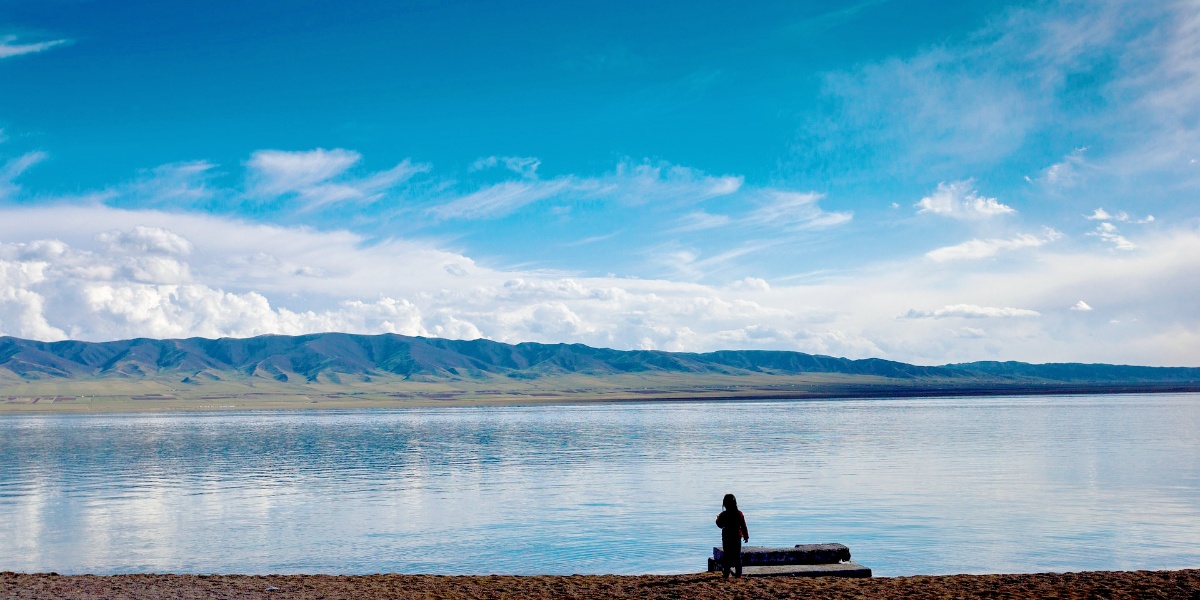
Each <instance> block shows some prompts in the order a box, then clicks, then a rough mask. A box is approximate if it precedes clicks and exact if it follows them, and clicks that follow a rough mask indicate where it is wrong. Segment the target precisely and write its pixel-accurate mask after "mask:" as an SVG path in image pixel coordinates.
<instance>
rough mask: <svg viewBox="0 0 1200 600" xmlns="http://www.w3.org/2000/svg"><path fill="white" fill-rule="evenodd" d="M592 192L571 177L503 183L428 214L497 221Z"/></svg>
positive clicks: (437, 207)
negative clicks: (523, 209)
mask: <svg viewBox="0 0 1200 600" xmlns="http://www.w3.org/2000/svg"><path fill="white" fill-rule="evenodd" d="M595 189H596V186H595V185H590V184H588V183H583V184H581V183H579V182H577V181H576V180H575V179H574V178H573V177H562V178H558V179H552V180H549V181H524V180H522V181H504V182H501V183H497V184H494V185H491V186H488V187H486V188H483V189H481V190H479V191H477V192H472V193H470V194H467V195H465V196H462V197H460V198H456V199H454V200H451V201H449V202H446V203H444V204H441V205H438V206H435V207H433V208H431V209H429V212H430V214H432V215H433V216H435V217H438V218H441V219H489V218H498V217H503V216H505V215H508V214H511V213H513V212H514V211H517V210H519V209H520V208H521V207H523V206H526V205H528V204H532V203H534V202H539V201H541V200H546V199H548V198H553V197H555V196H559V195H562V194H566V193H570V192H581V191H592V190H595Z"/></svg>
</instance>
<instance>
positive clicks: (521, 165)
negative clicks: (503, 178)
mask: <svg viewBox="0 0 1200 600" xmlns="http://www.w3.org/2000/svg"><path fill="white" fill-rule="evenodd" d="M541 164H542V161H541V160H539V159H538V158H537V157H533V156H488V157H486V158H480V159H478V160H476V161H475V162H474V163H471V166H470V168H469V169H468V170H469V171H482V170H484V169H491V168H494V167H496V166H499V165H504V168H506V169H508V170H509V171H512V172H514V173H516V174H518V175H520V176H522V177H525V178H530V179H531V178H534V177H537V170H538V167H540V166H541Z"/></svg>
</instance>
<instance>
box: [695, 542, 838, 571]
mask: <svg viewBox="0 0 1200 600" xmlns="http://www.w3.org/2000/svg"><path fill="white" fill-rule="evenodd" d="M723 556H724V552H722V550H721V548H720V547H714V548H713V559H714V560H716V561H717V562H718V563H719V562H721V558H722V557H723ZM848 560H850V548H848V547H846V546H845V545H843V544H796V545H795V546H791V547H787V546H785V547H782V548H772V547H769V546H742V566H743V567H750V566H767V565H822V564H831V563H840V562H843V561H848Z"/></svg>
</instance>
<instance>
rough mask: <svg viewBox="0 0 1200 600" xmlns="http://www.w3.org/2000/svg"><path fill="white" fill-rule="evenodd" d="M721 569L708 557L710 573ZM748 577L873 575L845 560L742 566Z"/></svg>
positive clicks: (719, 564) (868, 570)
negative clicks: (823, 562)
mask: <svg viewBox="0 0 1200 600" xmlns="http://www.w3.org/2000/svg"><path fill="white" fill-rule="evenodd" d="M720 570H721V563H718V562H717V561H715V560H713V559H711V558H710V559H708V571H709V572H710V573H712V572H717V571H720ZM742 575H745V576H747V577H857V578H865V577H870V576H871V569H870V568H868V567H864V566H862V565H860V564H858V563H852V562H844V563H832V564H826V565H763V566H757V567H742Z"/></svg>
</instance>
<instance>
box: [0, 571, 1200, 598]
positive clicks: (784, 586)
mask: <svg viewBox="0 0 1200 600" xmlns="http://www.w3.org/2000/svg"><path fill="white" fill-rule="evenodd" d="M0 597H3V598H6V599H11V600H26V599H34V598H48V597H53V598H64V599H74V598H81V599H82V598H150V599H155V598H199V597H211V598H230V597H236V598H273V597H281V598H326V599H341V598H347V599H349V598H520V599H523V600H540V599H542V598H546V599H550V598H555V599H557V598H649V599H654V600H657V599H660V598H662V599H666V598H689V599H690V600H710V599H716V598H722V599H724V598H730V597H746V598H760V597H761V598H829V599H833V600H842V599H846V600H848V599H850V598H869V599H880V600H893V599H899V598H917V597H919V598H1011V599H1014V600H1026V599H1030V600H1032V599H1035V598H1038V599H1040V598H1048V597H1057V598H1080V599H1082V598H1168V599H1179V600H1192V599H1194V598H1197V597H1200V569H1184V570H1177V571H1091V572H1081V573H1033V574H1013V575H934V576H913V577H878V578H874V579H838V578H828V577H826V578H801V577H770V578H753V579H751V578H747V579H741V580H738V579H730V580H723V579H722V578H721V576H720V574H718V573H702V574H694V575H569V576H562V575H537V576H508V575H505V576H496V575H460V576H450V575H396V574H387V575H383V574H380V575H353V576H349V575H168V574H146V575H106V576H99V575H53V574H20V573H12V572H3V573H0Z"/></svg>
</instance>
